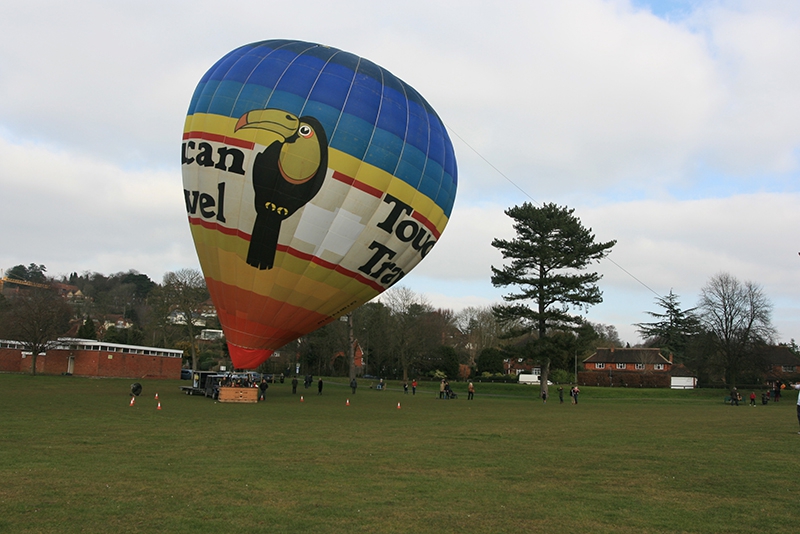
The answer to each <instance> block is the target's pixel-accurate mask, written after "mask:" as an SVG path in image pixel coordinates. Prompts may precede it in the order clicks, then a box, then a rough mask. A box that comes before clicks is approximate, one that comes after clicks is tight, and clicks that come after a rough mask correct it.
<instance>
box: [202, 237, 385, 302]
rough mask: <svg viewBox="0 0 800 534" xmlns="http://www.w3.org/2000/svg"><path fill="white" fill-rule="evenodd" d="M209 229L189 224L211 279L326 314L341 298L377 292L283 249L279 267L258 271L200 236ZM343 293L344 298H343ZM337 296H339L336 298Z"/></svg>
mask: <svg viewBox="0 0 800 534" xmlns="http://www.w3.org/2000/svg"><path fill="white" fill-rule="evenodd" d="M212 232H214V230H208V229H206V228H202V227H198V226H197V225H192V233H193V234H195V236H196V241H195V242H196V244H197V253H198V256H199V258H200V261H201V262H204V264H205V265H207V266H209V267H211V268H210V269H207V270H206V272H205V275H206V276H207V277H209V278H211V279H213V280H217V281H220V282H223V283H226V284H229V285H233V286H236V287H239V288H241V289H244V290H246V291H252V292H253V293H256V294H258V295H263V296H269V297H272V298H274V299H276V300H285V301H286V302H288V303H289V304H291V305H293V306H302V307H304V308H309V309H311V308H312V304H311V303H312V302H313V309H316V310H317V311H318V312H319V313H322V314H325V315H330V314H333V313H335V312H337V311H339V308H340V307H341V306H342V302H343V301H349V300H353V299H355V298H357V297H363V296H364V295H369V296H370V297H369V298H372V297H373V296H375V295H377V294H378V291H376V290H375V289H374V288H372V287H370V286H368V285H366V284H363V283H361V282H359V281H358V280H356V279H354V278H352V277H350V276H347V275H346V274H342V273H339V272H337V271H333V270H331V269H328V268H327V267H324V266H321V265H317V264H314V263H311V262H309V261H307V260H304V259H301V258H297V257H295V256H292V255H291V254H286V253H284V252H278V255H284V256H285V257H284V258H282V259H281V260H280V261H281V262H282V263H281V269H270V270H264V271H258V270H256V269H253V268H252V267H251V266H249V265H247V263H246V262H245V260H243V259H242V258H241V257H240V256H239V255H237V254H235V253H232V252H229V251H226V250H222V249H221V248H218V247H216V246H215V245H214V244H212V243H209V242H208V241H207V239H206V238H200V236H201V235H203V234H207V233H212ZM206 237H207V236H206ZM220 237H222V238H225V239H230V238H232V236H222V235H221V236H220ZM233 239H239V238H233ZM239 240H240V239H239ZM276 259H277V258H276ZM243 273H252V278H251V277H248V280H247V281H243V280H242V279H241V275H242V274H243ZM243 282H245V283H243ZM342 293H344V295H347V297H344V296H343V295H342ZM337 295H339V298H338V299H337V298H336V296H337Z"/></svg>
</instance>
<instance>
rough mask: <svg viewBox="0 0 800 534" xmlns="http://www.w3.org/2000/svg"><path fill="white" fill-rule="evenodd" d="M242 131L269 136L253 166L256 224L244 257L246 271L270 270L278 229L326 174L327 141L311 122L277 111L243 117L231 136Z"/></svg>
mask: <svg viewBox="0 0 800 534" xmlns="http://www.w3.org/2000/svg"><path fill="white" fill-rule="evenodd" d="M243 128H249V129H259V130H266V131H267V132H271V135H269V137H268V139H269V141H268V142H269V144H268V145H267V148H266V149H265V150H264V151H263V152H261V153H260V154H258V155H257V156H256V158H255V161H254V162H253V190H254V191H255V208H256V222H255V224H254V225H253V232H252V233H251V237H250V248H249V249H248V251H247V263H248V264H249V265H252V266H253V267H257V268H258V269H262V270H263V269H271V268H272V266H273V264H274V262H275V250H276V248H277V246H278V235H279V234H280V230H281V223H282V222H283V220H284V219H286V218H287V217H290V216H291V215H292V214H293V213H294V212H296V211H297V210H299V209H300V208H302V207H303V206H305V204H306V203H307V202H308V201H309V200H311V199H312V198H314V196H315V195H316V194H317V193H318V192H319V190H320V188H321V187H322V182H323V181H324V180H325V174H326V172H327V170H328V138H327V136H326V135H325V130H324V129H323V128H322V125H321V124H320V123H319V121H318V120H317V119H315V118H314V117H297V116H295V115H293V114H291V113H289V112H287V111H283V110H280V109H256V110H252V111H249V112H247V113H245V114H244V115H243V116H242V118H240V119H239V122H238V123H237V124H236V128H235V130H237V131H238V130H241V129H243ZM265 143H266V142H265Z"/></svg>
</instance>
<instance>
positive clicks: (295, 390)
mask: <svg viewBox="0 0 800 534" xmlns="http://www.w3.org/2000/svg"><path fill="white" fill-rule="evenodd" d="M295 393H297V375H294V378H292V394H295Z"/></svg>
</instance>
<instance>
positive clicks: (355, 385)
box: [350, 378, 358, 395]
mask: <svg viewBox="0 0 800 534" xmlns="http://www.w3.org/2000/svg"><path fill="white" fill-rule="evenodd" d="M357 387H358V382H356V379H355V378H354V379H352V380H351V381H350V389H352V390H353V395H355V394H356V388H357Z"/></svg>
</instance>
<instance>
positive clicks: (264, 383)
mask: <svg viewBox="0 0 800 534" xmlns="http://www.w3.org/2000/svg"><path fill="white" fill-rule="evenodd" d="M268 387H269V384H267V379H266V378H262V379H261V383H260V384H259V385H258V389H260V390H261V398H260V399H258V400H262V401H263V400H267V399H266V397H265V396H264V395H265V394H266V393H267V388H268Z"/></svg>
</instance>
